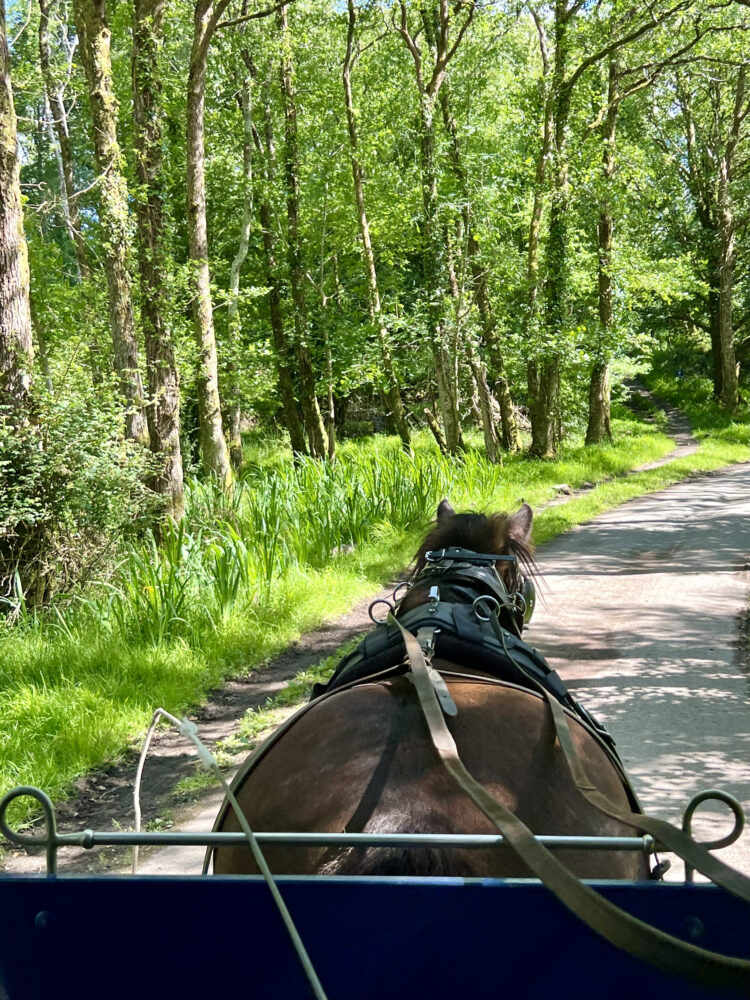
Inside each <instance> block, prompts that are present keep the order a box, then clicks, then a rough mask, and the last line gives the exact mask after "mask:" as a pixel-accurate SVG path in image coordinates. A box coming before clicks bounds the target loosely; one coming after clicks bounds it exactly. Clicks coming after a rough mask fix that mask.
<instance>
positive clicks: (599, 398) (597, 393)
mask: <svg viewBox="0 0 750 1000" xmlns="http://www.w3.org/2000/svg"><path fill="white" fill-rule="evenodd" d="M609 411H610V392H609V365H608V364H607V362H606V361H597V362H596V363H595V364H594V367H593V369H592V370H591V377H590V379H589V421H588V426H587V428H586V444H599V443H600V442H601V441H604V440H607V441H611V440H612V426H611V423H610V412H609Z"/></svg>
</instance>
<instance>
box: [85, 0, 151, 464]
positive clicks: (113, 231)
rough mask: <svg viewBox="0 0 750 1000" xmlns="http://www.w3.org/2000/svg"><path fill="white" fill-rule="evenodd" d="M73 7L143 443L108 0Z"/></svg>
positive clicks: (130, 431) (134, 431) (120, 370)
mask: <svg viewBox="0 0 750 1000" xmlns="http://www.w3.org/2000/svg"><path fill="white" fill-rule="evenodd" d="M73 9H74V13H75V22H76V29H77V31H78V37H79V39H80V43H81V62H82V63H83V67H84V69H85V71H86V80H87V83H88V94H89V106H90V108H91V123H92V127H93V139H94V153H95V158H96V168H97V170H98V172H99V174H100V178H99V185H98V188H99V208H100V221H101V229H102V242H101V247H102V256H103V259H104V270H105V272H106V275H107V292H108V297H109V319H110V328H111V331H112V344H113V347H114V359H115V369H116V371H117V374H118V376H119V379H120V392H121V394H122V396H123V399H124V400H125V433H126V435H127V436H128V437H129V438H132V439H133V440H135V441H139V442H140V443H141V444H144V445H146V444H148V427H147V424H146V414H145V410H144V400H143V382H142V380H141V372H140V366H139V361H138V343H137V340H136V335H135V322H134V319H133V304H132V297H131V277H130V271H129V269H128V265H129V257H130V250H131V226H130V218H129V212H128V200H129V199H128V187H127V182H126V180H125V173H124V163H123V157H122V152H121V150H120V145H119V143H118V141H117V116H118V107H117V99H116V98H115V94H114V90H113V86H112V62H111V57H110V31H109V27H108V26H107V14H106V4H105V2H104V0H74V4H73Z"/></svg>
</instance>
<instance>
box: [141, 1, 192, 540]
mask: <svg viewBox="0 0 750 1000" xmlns="http://www.w3.org/2000/svg"><path fill="white" fill-rule="evenodd" d="M164 5H165V0H134V17H133V57H132V70H133V73H132V79H133V120H134V124H135V143H136V171H137V174H138V182H139V192H138V200H137V206H136V209H137V219H138V252H139V260H140V270H141V324H142V326H143V336H144V340H145V343H146V363H147V368H148V388H149V405H148V407H147V410H146V416H147V418H148V429H149V439H150V446H151V450H152V451H153V453H154V454H155V455H156V456H157V459H158V462H159V469H158V472H157V473H156V474H155V475H154V476H153V478H152V480H151V484H150V485H151V487H152V488H153V489H154V490H155V492H157V493H159V494H161V495H162V496H164V497H165V499H166V503H167V508H166V511H167V513H168V514H170V515H171V516H172V517H173V518H175V520H179V519H180V518H181V517H182V514H183V510H184V500H183V492H184V491H183V476H182V455H181V452H180V387H179V377H178V373H177V365H176V363H175V356H174V347H173V344H172V334H171V331H170V329H169V327H168V325H167V323H166V321H165V315H164V313H165V308H166V303H167V302H168V299H169V290H168V288H167V285H166V282H165V280H164V279H165V276H166V274H167V273H168V267H167V263H168V262H167V260H166V258H165V253H164V241H165V232H164V213H163V208H162V206H163V204H164V200H165V192H164V190H163V186H162V176H163V156H162V138H163V129H162V112H161V107H160V96H161V79H160V75H159V65H158V53H159V49H160V47H161V45H162V40H163V31H164V25H163V20H164Z"/></svg>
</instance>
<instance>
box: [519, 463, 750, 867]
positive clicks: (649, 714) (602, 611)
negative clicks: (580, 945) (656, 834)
mask: <svg viewBox="0 0 750 1000" xmlns="http://www.w3.org/2000/svg"><path fill="white" fill-rule="evenodd" d="M537 557H538V561H539V566H540V569H541V572H542V574H543V577H544V583H545V585H546V586H544V587H542V588H540V589H542V597H543V599H542V600H540V602H539V605H538V606H537V610H536V614H535V618H534V621H533V623H532V626H531V628H530V629H529V631H528V633H527V635H526V638H527V641H529V642H530V643H532V644H533V645H535V646H536V647H537V648H538V649H539V651H540V652H541V653H542V654H543V655H544V656H545V657H546V658H547V659H548V660H549V661H550V663H551V665H552V666H553V667H555V669H556V670H557V671H558V673H559V674H560V676H561V677H562V678H563V680H564V681H565V682H566V684H568V686H569V688H570V690H571V691H572V693H573V694H574V695H575V697H577V698H578V699H579V700H580V701H582V702H583V704H584V705H585V706H586V708H587V709H589V710H590V711H592V712H593V713H594V714H595V715H596V716H598V717H599V718H600V720H601V721H602V722H604V724H605V725H606V726H607V728H608V729H609V731H610V732H611V733H612V735H613V736H614V737H615V739H616V741H617V746H618V750H619V752H620V755H621V757H622V759H623V762H624V764H625V768H626V770H627V772H628V774H629V775H630V776H631V779H632V781H633V784H634V786H635V789H636V792H637V793H638V795H639V797H640V799H641V804H642V806H643V807H644V808H645V810H646V811H648V812H650V813H653V814H654V815H658V816H661V817H663V818H665V819H669V820H671V821H672V822H675V823H678V824H679V823H680V821H681V816H682V811H683V809H684V807H685V805H686V804H687V802H688V801H689V799H690V798H691V797H692V796H693V795H694V794H695V793H696V792H699V791H702V790H704V789H707V788H721V789H723V790H725V791H727V792H729V793H730V794H732V795H734V796H735V797H736V798H737V799H739V800H740V802H741V803H742V804H743V806H744V808H745V811H746V812H748V813H749V814H750V651H749V650H748V594H749V589H750V588H749V584H750V465H740V466H733V467H731V468H729V469H726V470H723V471H720V472H718V473H714V474H712V475H711V476H708V477H701V478H700V479H693V480H688V481H685V482H683V483H680V484H678V485H676V486H672V487H670V488H669V489H667V490H664V491H663V492H660V493H655V494H651V495H649V496H645V497H641V498H640V499H637V500H633V501H631V502H629V503H627V504H625V505H623V506H622V507H618V508H617V509H615V510H612V511H609V512H607V513H606V514H602V515H601V516H599V517H597V518H596V519H595V520H593V521H591V522H589V523H588V524H584V525H581V526H579V527H578V528H575V529H573V530H572V531H569V532H566V533H565V534H564V535H561V536H559V537H558V538H556V539H555V540H554V541H552V542H550V543H549V544H548V545H545V546H544V547H543V548H542V549H540V551H539V552H538V554H537ZM705 808H706V809H708V812H707V814H706V818H705V820H700V817H701V816H703V810H701V811H700V812H699V814H698V815H697V816H696V820H695V825H694V829H695V831H696V833H697V834H698V835H699V839H709V838H711V837H716V836H720V835H721V833H722V832H723V831H724V832H725V831H726V830H728V829H729V828H731V819H728V817H729V815H730V814H729V811H728V809H727V807H726V806H719V807H717V808H716V809H715V810H714V808H713V806H712V807H711V808H710V809H709V808H708V804H707V806H706V807H705ZM719 856H721V857H723V858H724V860H725V861H727V862H728V863H729V864H731V865H733V866H734V867H736V868H739V869H740V870H742V871H744V872H746V873H747V874H750V833H748V831H746V832H745V833H744V834H743V836H742V837H741V838H740V840H739V841H738V842H737V843H736V844H734V845H732V846H731V847H728V848H726V849H724V850H723V851H721V852H719ZM674 869H675V871H674V872H673V873H672V877H679V878H681V877H682V874H683V870H682V865H681V864H680V865H674Z"/></svg>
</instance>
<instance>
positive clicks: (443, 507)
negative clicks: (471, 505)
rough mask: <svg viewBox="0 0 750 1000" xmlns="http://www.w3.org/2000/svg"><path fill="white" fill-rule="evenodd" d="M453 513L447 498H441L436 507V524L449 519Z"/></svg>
mask: <svg viewBox="0 0 750 1000" xmlns="http://www.w3.org/2000/svg"><path fill="white" fill-rule="evenodd" d="M455 513H456V512H455V510H454V509H453V508H452V507H451V505H450V504H449V503H448V501H447V500H441V501H440V503H439V504H438V509H437V519H438V524H442V523H443V522H444V521H448V520H450V518H452V517H453V516H454V515H455Z"/></svg>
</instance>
